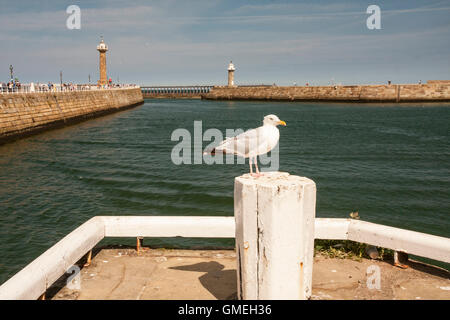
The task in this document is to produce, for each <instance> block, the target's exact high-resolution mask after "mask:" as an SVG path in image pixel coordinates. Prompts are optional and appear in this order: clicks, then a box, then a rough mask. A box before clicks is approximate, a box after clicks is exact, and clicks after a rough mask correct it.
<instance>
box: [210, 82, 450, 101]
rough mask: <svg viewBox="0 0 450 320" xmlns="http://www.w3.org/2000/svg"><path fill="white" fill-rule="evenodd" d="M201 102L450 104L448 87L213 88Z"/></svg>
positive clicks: (410, 85)
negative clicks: (207, 100) (449, 102)
mask: <svg viewBox="0 0 450 320" xmlns="http://www.w3.org/2000/svg"><path fill="white" fill-rule="evenodd" d="M202 98H203V99H211V100H276V101H345V102H443V101H450V83H447V82H443V81H440V82H431V83H427V84H391V85H345V86H342V85H335V86H287V87H284V86H242V87H239V86H238V87H230V86H215V87H213V88H212V89H211V90H210V91H209V93H207V94H204V95H202Z"/></svg>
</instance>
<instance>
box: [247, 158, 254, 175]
mask: <svg viewBox="0 0 450 320" xmlns="http://www.w3.org/2000/svg"><path fill="white" fill-rule="evenodd" d="M248 163H249V164H250V175H251V176H252V175H253V168H252V157H249V158H248Z"/></svg>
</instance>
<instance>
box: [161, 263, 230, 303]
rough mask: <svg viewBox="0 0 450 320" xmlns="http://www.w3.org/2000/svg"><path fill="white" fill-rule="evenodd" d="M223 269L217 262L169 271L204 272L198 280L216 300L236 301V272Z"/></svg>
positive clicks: (175, 268) (180, 267)
mask: <svg viewBox="0 0 450 320" xmlns="http://www.w3.org/2000/svg"><path fill="white" fill-rule="evenodd" d="M223 268H224V266H223V265H222V264H220V263H218V262H217V261H210V262H200V263H196V264H191V265H186V266H179V267H170V268H169V269H174V270H182V271H196V272H204V273H206V274H204V275H202V276H200V277H199V278H198V279H199V281H200V283H201V284H202V285H203V287H204V288H205V289H206V290H208V291H209V292H210V293H211V294H212V295H213V296H214V297H216V299H219V300H236V299H237V288H236V286H237V276H236V270H234V269H233V270H223Z"/></svg>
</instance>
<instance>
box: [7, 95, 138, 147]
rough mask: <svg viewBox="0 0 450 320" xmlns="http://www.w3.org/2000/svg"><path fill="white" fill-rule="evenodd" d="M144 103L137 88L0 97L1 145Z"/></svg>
mask: <svg viewBox="0 0 450 320" xmlns="http://www.w3.org/2000/svg"><path fill="white" fill-rule="evenodd" d="M143 102H144V99H143V96H142V92H141V89H140V88H139V87H131V88H116V89H104V90H86V91H66V92H35V93H14V94H0V144H2V143H5V142H8V141H11V140H15V139H18V138H20V137H23V136H27V135H30V134H34V133H38V132H41V131H44V130H48V129H50V128H55V127H61V126H64V125H68V124H71V123H75V122H80V121H83V120H86V119H89V118H92V117H98V116H101V115H104V114H108V113H113V112H117V111H119V110H123V109H127V108H131V107H134V106H137V105H140V104H142V103H143Z"/></svg>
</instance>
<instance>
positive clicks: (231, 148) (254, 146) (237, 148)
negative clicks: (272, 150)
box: [215, 128, 264, 158]
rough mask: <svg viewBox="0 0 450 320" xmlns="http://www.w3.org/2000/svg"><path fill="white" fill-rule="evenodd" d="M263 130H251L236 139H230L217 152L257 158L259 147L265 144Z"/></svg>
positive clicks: (219, 146)
mask: <svg viewBox="0 0 450 320" xmlns="http://www.w3.org/2000/svg"><path fill="white" fill-rule="evenodd" d="M260 129H261V128H257V129H251V130H248V131H246V132H244V133H241V134H239V135H237V136H236V137H232V138H228V139H226V140H224V141H223V142H222V143H220V144H219V145H218V146H217V147H216V148H215V150H216V151H219V152H223V153H231V154H235V155H238V156H241V157H245V158H246V157H248V156H255V155H256V153H257V151H258V147H259V145H260V144H261V143H263V142H264V141H263V140H264V139H263V138H262V131H261V130H260Z"/></svg>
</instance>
